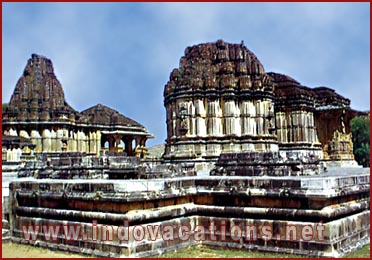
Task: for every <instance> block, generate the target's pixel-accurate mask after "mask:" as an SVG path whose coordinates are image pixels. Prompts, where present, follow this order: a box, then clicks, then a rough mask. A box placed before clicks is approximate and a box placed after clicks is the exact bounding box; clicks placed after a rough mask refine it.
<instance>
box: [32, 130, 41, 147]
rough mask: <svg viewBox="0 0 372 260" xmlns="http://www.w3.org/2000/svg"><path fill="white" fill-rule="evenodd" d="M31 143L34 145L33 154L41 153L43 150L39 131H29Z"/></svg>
mask: <svg viewBox="0 0 372 260" xmlns="http://www.w3.org/2000/svg"><path fill="white" fill-rule="evenodd" d="M31 142H32V143H33V144H34V145H35V152H41V151H42V150H43V144H42V138H41V136H40V133H39V131H37V130H31Z"/></svg>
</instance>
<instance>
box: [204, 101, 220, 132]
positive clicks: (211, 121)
mask: <svg viewBox="0 0 372 260" xmlns="http://www.w3.org/2000/svg"><path fill="white" fill-rule="evenodd" d="M221 117H222V111H221V108H220V103H219V101H218V100H210V101H209V102H208V128H207V131H208V135H209V136H221V135H222V122H221Z"/></svg>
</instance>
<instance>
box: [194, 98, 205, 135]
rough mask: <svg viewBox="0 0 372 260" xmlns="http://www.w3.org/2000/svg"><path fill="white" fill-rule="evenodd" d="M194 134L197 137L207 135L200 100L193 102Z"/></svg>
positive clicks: (203, 109) (203, 110) (203, 111)
mask: <svg viewBox="0 0 372 260" xmlns="http://www.w3.org/2000/svg"><path fill="white" fill-rule="evenodd" d="M195 117H196V119H195V132H196V135H197V136H201V137H204V136H206V135H207V128H206V123H205V117H206V112H205V108H204V102H203V100H202V99H197V100H196V101H195Z"/></svg>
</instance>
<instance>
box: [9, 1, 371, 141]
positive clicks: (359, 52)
mask: <svg viewBox="0 0 372 260" xmlns="http://www.w3.org/2000/svg"><path fill="white" fill-rule="evenodd" d="M2 8H3V21H2V26H3V42H2V46H3V48H2V55H3V60H2V68H3V70H2V75H3V79H2V94H3V102H8V101H9V99H10V96H11V94H12V92H13V90H14V87H15V84H16V82H17V80H18V78H19V77H20V76H21V74H22V72H23V69H24V67H25V65H26V61H27V59H28V58H30V57H31V54H32V53H37V54H41V55H44V56H47V57H48V58H50V59H51V60H52V61H53V64H54V69H55V73H56V75H57V77H58V79H59V81H60V82H61V83H62V86H63V89H64V92H65V97H66V100H67V102H68V103H69V104H70V105H71V106H72V107H73V108H75V109H76V110H78V111H82V110H84V109H86V108H88V107H90V106H93V105H95V104H97V103H102V104H105V105H107V106H110V107H112V108H114V109H116V110H118V111H120V112H121V113H122V114H124V115H126V116H129V117H131V118H133V119H135V120H136V121H138V122H140V123H141V124H143V125H144V126H145V127H147V129H148V130H149V131H150V132H151V133H153V134H154V135H155V136H156V138H155V139H153V140H151V141H149V142H148V145H149V146H151V145H154V144H159V143H163V142H164V140H165V138H166V125H165V109H164V106H163V90H164V85H165V84H166V83H167V81H168V79H169V74H170V72H171V71H172V69H173V68H176V67H178V64H179V59H180V58H181V56H182V55H183V54H184V50H185V48H186V47H187V46H191V45H194V44H198V43H203V42H214V41H216V40H218V39H224V40H225V41H227V42H234V43H240V42H241V41H242V40H244V44H245V45H246V46H247V47H248V48H249V49H250V50H251V51H252V52H254V53H255V54H256V56H257V57H258V58H259V59H260V61H261V63H262V64H263V66H264V68H265V71H267V72H269V71H275V72H279V73H284V74H287V75H289V76H291V77H293V78H295V79H296V80H297V81H299V82H301V83H302V84H304V85H306V86H310V87H316V86H321V85H322V86H328V87H331V88H333V89H335V90H336V91H337V92H338V93H340V94H341V95H343V96H346V97H348V98H349V99H350V100H351V106H352V107H353V108H355V109H359V110H369V107H370V4H369V3H3V5H2Z"/></svg>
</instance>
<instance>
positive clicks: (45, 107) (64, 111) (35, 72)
mask: <svg viewBox="0 0 372 260" xmlns="http://www.w3.org/2000/svg"><path fill="white" fill-rule="evenodd" d="M4 112H5V113H4V114H5V116H4V115H3V120H4V119H5V120H10V121H25V120H26V121H44V122H45V121H56V120H58V119H59V118H60V117H61V115H65V116H66V117H68V116H74V115H76V114H78V112H77V111H75V110H74V109H73V108H72V107H71V106H70V105H68V104H67V102H66V100H65V95H64V92H63V89H62V85H61V83H60V82H59V81H58V79H57V77H56V75H55V74H54V68H53V63H52V61H51V60H50V59H47V58H46V57H44V56H41V55H37V54H32V55H31V58H30V59H29V60H28V61H27V64H26V67H25V69H24V71H23V74H22V76H21V77H20V78H19V80H18V82H17V84H16V87H15V89H14V92H13V94H12V96H11V99H10V102H9V105H8V108H7V110H6V111H4ZM8 113H10V115H11V116H10V117H9V114H8Z"/></svg>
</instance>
